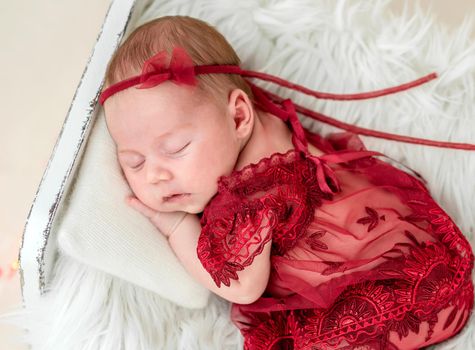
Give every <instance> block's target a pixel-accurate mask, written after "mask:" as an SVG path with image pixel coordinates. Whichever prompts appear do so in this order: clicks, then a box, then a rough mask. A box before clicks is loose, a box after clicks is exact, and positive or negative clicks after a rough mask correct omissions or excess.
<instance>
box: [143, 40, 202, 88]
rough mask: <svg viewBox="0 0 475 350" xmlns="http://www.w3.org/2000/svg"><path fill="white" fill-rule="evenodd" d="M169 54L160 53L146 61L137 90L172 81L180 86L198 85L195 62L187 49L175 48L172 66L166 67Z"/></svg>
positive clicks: (171, 61)
mask: <svg viewBox="0 0 475 350" xmlns="http://www.w3.org/2000/svg"><path fill="white" fill-rule="evenodd" d="M167 56H168V53H167V52H166V51H160V52H159V53H157V54H156V55H154V56H152V57H150V58H149V59H148V60H146V61H145V62H144V64H143V67H142V73H141V75H140V83H141V85H139V86H138V87H137V89H147V88H151V87H154V86H157V85H158V84H160V83H162V82H164V81H166V80H171V81H174V82H177V83H178V84H187V85H196V79H195V70H194V67H193V60H192V59H191V57H190V56H188V53H187V52H186V51H185V49H183V48H181V47H174V48H173V52H172V57H171V59H170V64H169V66H168V67H166V61H167Z"/></svg>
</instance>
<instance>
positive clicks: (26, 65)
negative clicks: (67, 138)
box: [0, 0, 475, 350]
mask: <svg viewBox="0 0 475 350" xmlns="http://www.w3.org/2000/svg"><path fill="white" fill-rule="evenodd" d="M117 1H120V0H117ZM402 3H403V2H402V0H394V1H393V4H392V7H393V8H394V9H395V10H396V11H398V10H400V9H401V8H402ZM421 3H422V5H423V7H424V8H428V7H429V3H432V5H433V12H434V16H436V17H437V18H438V20H439V21H441V22H444V23H447V24H449V25H450V26H451V27H456V26H457V25H458V23H460V22H461V20H462V19H463V16H464V15H465V14H473V13H475V1H473V0H452V1H450V2H449V1H444V0H437V1H429V0H422V1H421ZM109 4H110V0H81V1H73V0H63V1H59V0H43V1H33V0H31V1H26V0H16V1H8V2H7V1H6V0H0V43H1V45H2V47H1V49H0V53H1V54H0V82H1V84H0V101H1V105H2V109H1V114H0V118H1V120H0V121H1V123H0V125H1V127H0V195H1V198H2V199H3V204H2V205H1V209H0V269H1V270H0V313H2V312H4V311H6V310H8V308H9V307H10V306H11V305H15V304H18V303H19V302H20V301H21V294H20V283H19V277H18V271H16V267H15V265H14V264H13V263H14V262H15V261H16V259H17V256H18V249H19V247H20V240H21V235H22V232H23V227H24V224H25V220H26V218H27V215H28V211H29V210H30V206H31V203H32V201H33V198H34V196H35V193H36V190H37V187H38V185H39V183H40V180H41V177H42V176H43V172H44V170H45V168H46V165H47V162H48V159H49V157H50V154H51V151H52V149H53V147H54V144H55V142H56V138H57V137H58V135H59V132H60V130H61V126H62V123H63V120H64V118H65V116H66V113H67V111H68V109H69V106H70V102H71V100H72V98H73V95H74V93H75V90H76V88H77V85H78V83H79V80H80V77H81V75H82V73H83V70H84V68H85V66H86V63H87V61H88V59H89V55H90V54H91V52H92V49H93V46H94V44H95V42H96V39H97V35H98V33H99V30H100V27H101V25H102V22H103V20H104V16H105V14H106V12H107V9H108V7H109ZM12 265H13V266H12ZM12 332H18V331H17V330H15V329H12V328H11V327H6V326H0V350H19V349H26V347H17V348H15V347H14V346H13V345H12V344H11V343H8V342H7V340H6V335H7V334H11V333H12Z"/></svg>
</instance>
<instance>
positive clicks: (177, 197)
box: [163, 193, 190, 202]
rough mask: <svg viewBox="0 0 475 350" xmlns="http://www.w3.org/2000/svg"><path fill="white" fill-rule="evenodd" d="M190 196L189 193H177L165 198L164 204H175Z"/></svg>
mask: <svg viewBox="0 0 475 350" xmlns="http://www.w3.org/2000/svg"><path fill="white" fill-rule="evenodd" d="M189 195H190V194H189V193H175V194H172V195H170V196H166V197H163V201H164V202H175V201H179V200H181V199H183V198H186V197H188V196H189Z"/></svg>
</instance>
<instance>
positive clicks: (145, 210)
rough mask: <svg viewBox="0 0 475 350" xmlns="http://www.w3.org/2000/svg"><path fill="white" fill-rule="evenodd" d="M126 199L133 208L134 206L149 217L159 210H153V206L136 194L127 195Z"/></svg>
mask: <svg viewBox="0 0 475 350" xmlns="http://www.w3.org/2000/svg"><path fill="white" fill-rule="evenodd" d="M125 201H126V203H127V204H128V205H130V206H131V207H132V208H134V209H135V210H137V211H138V212H140V213H142V214H143V215H145V216H146V217H148V218H152V217H153V216H154V215H155V214H157V212H156V211H155V210H153V209H152V208H150V207H148V206H146V205H145V204H143V203H142V202H141V201H140V200H139V199H138V198H136V197H134V196H129V197H126V198H125Z"/></svg>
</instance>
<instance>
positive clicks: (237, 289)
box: [169, 214, 272, 304]
mask: <svg viewBox="0 0 475 350" xmlns="http://www.w3.org/2000/svg"><path fill="white" fill-rule="evenodd" d="M200 233H201V225H200V220H199V218H198V216H197V215H195V214H187V215H186V216H185V218H184V219H183V221H182V222H181V223H180V225H179V226H178V227H177V228H176V229H175V232H174V233H173V234H172V235H171V236H170V237H169V242H170V245H171V247H172V249H173V250H174V251H175V254H176V256H177V257H178V258H179V259H180V261H181V262H182V264H183V265H184V266H185V268H186V269H187V271H188V272H189V273H190V274H192V275H193V276H194V277H195V278H196V279H197V280H198V282H200V283H201V284H203V285H204V286H205V287H206V288H208V289H209V290H210V291H212V292H213V293H215V294H217V295H219V296H221V297H222V298H224V299H226V300H229V301H231V302H234V303H238V304H250V303H252V302H254V301H256V300H257V299H258V298H259V297H260V296H261V295H262V293H264V290H265V289H266V287H267V282H268V280H269V275H270V249H271V242H272V240H270V241H269V242H267V244H266V245H265V246H264V249H263V251H262V253H261V254H259V255H257V256H256V257H255V259H254V261H253V262H252V264H251V265H249V266H247V267H246V268H244V270H242V271H238V272H237V274H238V276H239V280H238V281H236V280H233V279H231V280H230V282H231V284H230V286H229V287H227V286H225V285H224V284H222V285H221V287H217V286H216V284H215V282H214V280H213V278H212V277H211V275H210V274H209V273H208V271H206V270H205V268H204V267H203V265H202V264H201V261H200V260H199V259H198V256H197V253H196V249H197V246H198V238H199V236H200ZM261 234H262V237H264V236H265V235H266V234H267V232H266V231H265V230H262V232H261Z"/></svg>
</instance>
